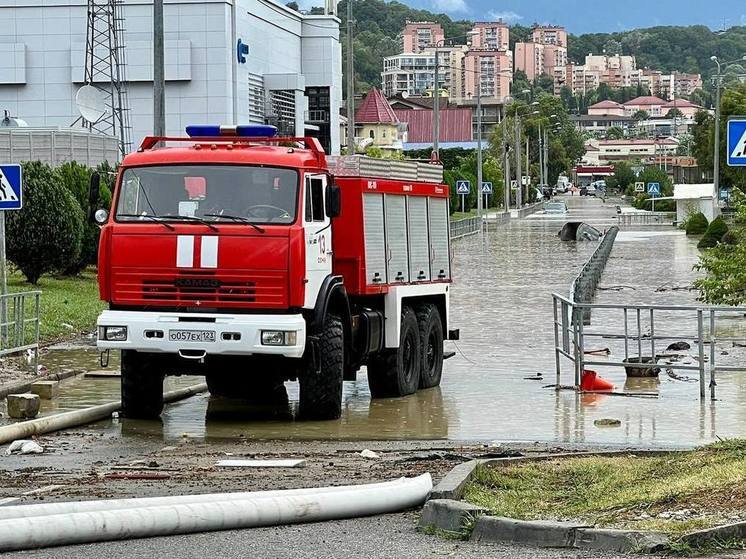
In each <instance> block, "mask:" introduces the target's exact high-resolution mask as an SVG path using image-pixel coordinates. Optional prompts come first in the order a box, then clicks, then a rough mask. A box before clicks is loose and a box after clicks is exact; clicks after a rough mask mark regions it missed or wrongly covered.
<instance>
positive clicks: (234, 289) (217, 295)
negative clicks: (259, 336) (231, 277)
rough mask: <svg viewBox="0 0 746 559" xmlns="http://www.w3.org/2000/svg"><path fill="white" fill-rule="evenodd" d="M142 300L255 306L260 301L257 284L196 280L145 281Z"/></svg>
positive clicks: (213, 279) (210, 279) (190, 278)
mask: <svg viewBox="0 0 746 559" xmlns="http://www.w3.org/2000/svg"><path fill="white" fill-rule="evenodd" d="M142 298H143V299H146V300H150V301H179V302H188V301H195V300H197V301H201V302H203V303H211V302H213V303H219V302H231V303H253V302H255V301H256V283H254V282H253V281H222V280H219V279H215V278H193V277H188V278H176V279H175V280H173V281H170V282H168V281H163V280H147V279H145V280H143V282H142Z"/></svg>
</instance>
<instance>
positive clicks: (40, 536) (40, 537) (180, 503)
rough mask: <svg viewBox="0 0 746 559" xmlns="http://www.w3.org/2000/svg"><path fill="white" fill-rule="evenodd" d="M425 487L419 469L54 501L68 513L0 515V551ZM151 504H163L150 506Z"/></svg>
mask: <svg viewBox="0 0 746 559" xmlns="http://www.w3.org/2000/svg"><path fill="white" fill-rule="evenodd" d="M431 489H432V479H431V477H430V474H423V475H421V476H418V477H415V478H402V479H398V480H394V481H390V482H385V483H375V484H371V485H359V486H346V487H336V488H329V487H327V488H320V489H301V490H288V491H266V492H259V493H253V494H252V493H245V494H244V495H245V497H241V496H240V495H241V494H235V493H233V494H212V495H194V496H192V495H188V496H182V497H157V498H154V499H131V500H127V499H119V500H114V501H101V503H102V504H103V503H107V506H109V507H111V508H110V509H109V510H93V509H90V508H89V509H86V507H90V506H91V505H89V504H86V503H95V501H86V502H82V503H59V505H67V506H68V507H69V512H65V511H64V509H36V510H54V511H58V512H57V513H56V514H45V515H43V516H29V517H25V518H18V517H17V518H5V519H4V520H0V552H2V551H12V550H20V549H34V548H40V547H51V546H58V545H70V544H79V543H89V542H98V541H110V540H121V539H131V538H143V537H150V536H167V535H175V534H189V533H195V532H210V531H216V530H233V529H240V528H254V527H259V526H276V525H281V524H296V523H301V522H318V521H323V520H335V519H341V518H354V517H359V516H369V515H375V514H383V513H389V512H396V511H399V510H405V509H408V508H411V507H415V506H418V505H421V504H422V503H423V502H424V501H425V499H426V498H427V495H428V493H429V492H430V490H431ZM301 492H302V493H301ZM230 496H232V497H230ZM226 497H228V498H226ZM166 499H168V500H169V501H167V502H166V501H164V500H166ZM190 499H202V500H200V501H194V500H191V501H190ZM157 502H158V503H162V504H158V505H155V506H153V505H154V504H155V503H157ZM122 503H130V504H131V506H132V507H134V508H122V507H123V506H128V505H126V504H124V505H123V504H122ZM143 503H150V505H149V506H148V505H147V504H146V505H143ZM56 505H57V504H56V503H53V504H50V505H27V506H15V507H9V508H8V509H5V510H7V511H16V512H18V511H19V509H26V508H28V509H31V508H32V507H37V506H42V507H51V506H56ZM76 507H82V509H78V508H76ZM76 510H86V512H73V511H76Z"/></svg>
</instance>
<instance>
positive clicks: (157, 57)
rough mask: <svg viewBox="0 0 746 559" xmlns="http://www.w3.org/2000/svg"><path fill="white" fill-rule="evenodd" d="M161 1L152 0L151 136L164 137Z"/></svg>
mask: <svg viewBox="0 0 746 559" xmlns="http://www.w3.org/2000/svg"><path fill="white" fill-rule="evenodd" d="M164 57H165V53H164V48H163V0H153V134H155V135H156V136H165V135H166V79H165V69H164Z"/></svg>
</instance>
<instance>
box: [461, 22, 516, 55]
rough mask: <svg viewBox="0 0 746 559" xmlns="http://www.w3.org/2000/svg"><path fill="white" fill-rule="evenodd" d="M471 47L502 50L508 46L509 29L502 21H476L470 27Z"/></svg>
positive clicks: (505, 49)
mask: <svg viewBox="0 0 746 559" xmlns="http://www.w3.org/2000/svg"><path fill="white" fill-rule="evenodd" d="M472 33H473V35H472V36H471V37H470V38H471V47H472V48H474V49H486V50H493V51H494V50H503V51H507V50H508V49H509V48H510V29H509V28H508V26H507V24H505V23H503V22H502V21H491V22H489V21H478V22H476V23H475V24H474V27H472Z"/></svg>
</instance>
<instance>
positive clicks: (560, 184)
mask: <svg viewBox="0 0 746 559" xmlns="http://www.w3.org/2000/svg"><path fill="white" fill-rule="evenodd" d="M555 190H556V191H557V192H558V193H560V194H564V193H565V192H567V191H568V190H569V188H568V184H567V183H565V182H558V183H557V186H556V187H555Z"/></svg>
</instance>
